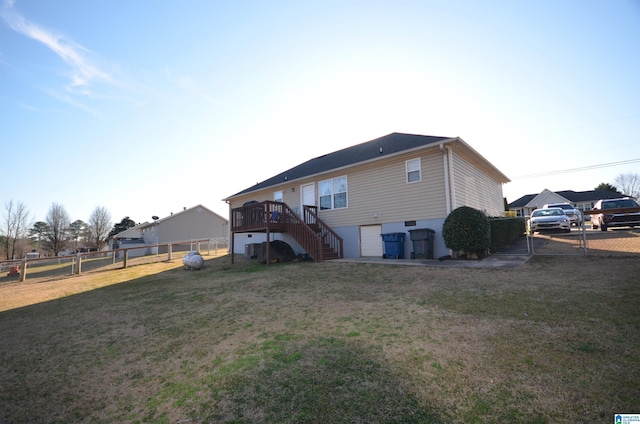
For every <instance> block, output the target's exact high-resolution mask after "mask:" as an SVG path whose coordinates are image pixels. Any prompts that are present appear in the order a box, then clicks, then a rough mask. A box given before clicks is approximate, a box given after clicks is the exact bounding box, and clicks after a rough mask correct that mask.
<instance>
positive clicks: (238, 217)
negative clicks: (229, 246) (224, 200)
mask: <svg viewBox="0 0 640 424" xmlns="http://www.w3.org/2000/svg"><path fill="white" fill-rule="evenodd" d="M231 231H232V232H234V233H242V232H252V231H255V232H266V233H267V239H268V235H269V234H270V233H271V232H287V233H289V234H290V235H291V236H292V237H293V238H294V240H296V241H297V242H298V243H299V244H300V246H301V247H302V248H303V249H304V250H305V251H306V252H307V254H309V256H311V257H312V258H313V259H314V260H315V261H316V262H322V261H323V260H324V257H325V245H327V246H329V247H330V248H331V250H332V251H333V252H335V253H336V254H337V255H338V257H339V258H341V257H342V239H341V238H340V236H338V235H337V234H336V233H335V232H334V231H333V230H332V229H331V228H329V227H328V226H327V225H326V224H325V223H324V222H323V221H322V220H321V219H320V218H319V217H318V215H317V214H316V212H315V210H314V208H313V207H309V206H305V207H304V208H303V217H302V218H301V217H299V216H298V214H296V213H295V211H294V210H293V209H291V207H289V205H287V204H286V203H282V202H275V201H265V202H260V203H252V204H248V205H245V206H242V207H239V208H234V209H232V211H231Z"/></svg>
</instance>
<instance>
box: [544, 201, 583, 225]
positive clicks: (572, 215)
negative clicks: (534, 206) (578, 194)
mask: <svg viewBox="0 0 640 424" xmlns="http://www.w3.org/2000/svg"><path fill="white" fill-rule="evenodd" d="M543 208H544V209H548V208H560V209H562V210H564V213H566V214H567V216H568V217H569V221H571V225H575V226H576V227H578V226H580V225H582V212H580V211H579V210H578V209H576V208H574V207H573V205H572V204H571V203H549V204H548V205H544V206H543Z"/></svg>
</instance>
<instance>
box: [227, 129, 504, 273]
mask: <svg viewBox="0 0 640 424" xmlns="http://www.w3.org/2000/svg"><path fill="white" fill-rule="evenodd" d="M509 181H510V180H509V179H508V178H507V177H506V176H505V175H504V174H503V173H502V172H500V171H499V170H498V169H497V168H496V167H495V166H493V165H492V164H491V163H489V161H487V160H486V159H485V158H484V157H482V156H481V155H480V154H479V153H478V152H476V151H475V150H474V149H473V148H471V146H469V145H468V144H467V143H465V142H464V141H463V140H462V139H460V138H457V137H456V138H449V137H433V136H423V135H411V134H400V133H393V134H389V135H386V136H384V137H381V138H378V139H375V140H372V141H369V142H366V143H362V144H358V145H355V146H352V147H348V148H346V149H343V150H339V151H337V152H333V153H330V154H327V155H323V156H319V157H317V158H315V159H311V160H309V161H307V162H304V163H302V164H300V165H298V166H296V167H294V168H291V169H289V170H287V171H285V172H282V173H280V174H278V175H276V176H274V177H271V178H269V179H267V180H266V181H263V182H261V183H258V184H256V185H255V186H253V187H249V188H247V189H246V190H243V191H241V192H239V193H236V194H234V195H232V196H229V197H228V198H226V199H224V200H225V201H226V202H227V203H228V204H229V211H230V225H231V236H232V237H231V240H230V243H231V244H232V246H233V247H232V251H233V252H234V253H243V252H245V246H247V245H249V244H253V243H260V242H263V241H265V240H266V238H267V237H269V239H270V240H274V239H280V240H283V241H285V242H287V243H289V244H290V245H291V247H293V249H294V251H296V252H297V253H305V252H306V253H308V254H309V255H310V256H311V257H312V258H314V259H315V260H322V259H329V258H332V257H333V258H335V257H347V258H348V257H366V256H372V257H376V256H380V257H381V256H382V255H383V253H384V250H383V249H384V244H383V242H382V238H381V237H380V234H383V233H396V232H402V233H405V234H406V241H405V244H404V253H405V257H409V255H410V253H411V251H412V247H413V245H412V242H411V240H410V238H409V230H412V229H421V228H431V229H433V230H435V240H434V257H439V256H442V255H446V254H448V253H449V251H448V249H447V248H446V246H445V244H444V240H443V239H442V224H443V222H444V220H445V218H446V217H447V215H448V214H449V213H450V212H451V211H452V210H454V209H455V208H457V207H459V206H470V207H473V208H476V209H479V210H482V211H485V212H486V213H487V215H489V216H503V215H504V197H503V194H502V184H504V183H507V182H509ZM265 233H266V234H265ZM314 234H315V235H314ZM316 235H317V237H316ZM314 237H315V239H314ZM318 237H319V238H320V239H322V243H321V248H316V247H315V246H314V243H316V241H309V240H317V239H318ZM318 243H320V242H318ZM329 250H331V252H330V251H329Z"/></svg>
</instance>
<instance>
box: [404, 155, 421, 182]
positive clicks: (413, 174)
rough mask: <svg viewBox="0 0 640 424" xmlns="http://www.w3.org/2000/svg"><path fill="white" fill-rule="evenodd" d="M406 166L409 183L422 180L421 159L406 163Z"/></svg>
mask: <svg viewBox="0 0 640 424" xmlns="http://www.w3.org/2000/svg"><path fill="white" fill-rule="evenodd" d="M405 166H406V169H407V183H415V182H418V181H421V180H422V173H421V171H420V158H417V159H411V160H408V161H406V162H405Z"/></svg>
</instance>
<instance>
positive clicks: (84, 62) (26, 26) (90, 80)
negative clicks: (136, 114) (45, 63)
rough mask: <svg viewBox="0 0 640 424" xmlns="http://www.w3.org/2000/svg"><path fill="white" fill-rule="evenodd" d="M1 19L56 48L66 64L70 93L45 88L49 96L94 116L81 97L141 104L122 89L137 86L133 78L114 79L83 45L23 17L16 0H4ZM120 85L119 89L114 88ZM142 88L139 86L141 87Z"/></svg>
mask: <svg viewBox="0 0 640 424" xmlns="http://www.w3.org/2000/svg"><path fill="white" fill-rule="evenodd" d="M0 19H2V20H3V21H4V22H5V23H6V24H7V26H8V27H9V28H11V29H12V30H13V31H15V32H17V33H18V34H21V35H23V36H25V37H28V38H30V39H32V40H35V41H37V42H39V43H41V44H43V45H44V46H46V47H47V48H49V49H50V50H51V51H53V52H54V53H55V54H56V55H57V56H58V57H59V58H60V59H62V61H63V62H64V63H65V64H66V65H67V67H68V71H67V72H66V76H67V77H68V79H69V83H68V84H67V85H66V86H65V87H64V88H65V90H66V92H67V93H68V94H67V95H63V94H61V93H60V91H59V90H58V89H49V90H45V91H46V92H47V93H48V94H49V95H51V96H53V97H55V98H57V99H58V100H60V101H63V102H65V103H68V104H71V105H73V106H75V107H78V108H80V109H83V110H85V111H87V112H89V113H92V114H94V115H100V114H99V113H98V112H97V111H96V110H95V109H93V108H91V107H89V106H87V105H86V104H84V103H83V102H81V101H79V100H78V99H79V98H80V97H81V98H83V99H91V100H97V99H102V100H105V99H107V100H108V99H111V100H113V99H120V100H125V101H129V102H132V103H136V104H139V103H140V102H139V101H133V100H131V99H127V98H123V97H122V95H121V93H120V92H119V91H120V89H127V87H129V88H131V87H138V85H137V84H135V83H132V82H131V81H128V82H126V81H123V80H121V78H119V77H118V78H115V77H114V76H113V75H112V74H111V73H109V72H107V71H105V70H104V68H105V67H104V66H100V65H99V64H98V63H97V62H96V60H94V59H93V58H94V57H95V54H94V53H93V52H91V51H90V50H89V49H87V48H85V47H83V46H81V45H80V44H78V43H76V42H74V41H72V40H70V39H68V38H67V37H65V36H63V35H61V34H57V33H55V32H54V31H51V30H48V29H46V28H43V27H42V26H40V25H38V24H36V23H34V22H31V21H29V20H27V19H26V18H24V17H23V16H22V15H21V14H20V13H19V12H18V11H17V10H16V9H15V7H14V1H13V0H5V1H4V3H3V4H2V7H0ZM113 88H117V89H118V90H117V91H112V89H113ZM139 88H140V87H138V89H139Z"/></svg>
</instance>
